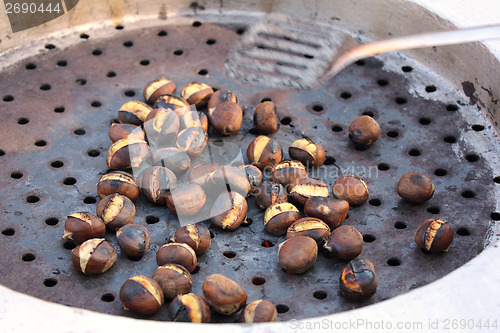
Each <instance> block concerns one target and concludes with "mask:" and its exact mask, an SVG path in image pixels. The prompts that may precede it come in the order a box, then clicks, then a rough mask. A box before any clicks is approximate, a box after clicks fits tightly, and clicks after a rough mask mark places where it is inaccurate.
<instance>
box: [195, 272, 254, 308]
mask: <svg viewBox="0 0 500 333" xmlns="http://www.w3.org/2000/svg"><path fill="white" fill-rule="evenodd" d="M201 290H202V293H203V298H205V300H206V301H207V303H208V305H210V307H211V308H212V309H213V310H214V311H216V312H218V313H221V314H224V315H230V314H232V313H235V312H236V311H238V310H239V309H241V308H242V307H243V306H244V305H245V303H246V302H247V294H246V293H245V291H244V290H243V288H241V286H240V285H239V284H238V283H236V282H235V281H233V280H231V279H229V278H227V277H225V276H223V275H220V274H212V275H210V276H208V277H207V278H206V279H205V281H204V282H203V285H202V286H201Z"/></svg>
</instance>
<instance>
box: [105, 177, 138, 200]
mask: <svg viewBox="0 0 500 333" xmlns="http://www.w3.org/2000/svg"><path fill="white" fill-rule="evenodd" d="M113 193H118V194H121V195H124V196H126V197H127V198H129V199H130V200H132V201H134V200H135V199H137V198H138V197H139V193H140V191H139V185H137V183H136V182H135V179H134V177H133V176H132V175H131V174H129V173H128V172H124V171H113V172H109V173H106V174H104V175H103V176H102V177H101V179H100V180H99V182H98V183H97V194H99V196H100V197H101V198H104V197H105V196H108V195H110V194H113Z"/></svg>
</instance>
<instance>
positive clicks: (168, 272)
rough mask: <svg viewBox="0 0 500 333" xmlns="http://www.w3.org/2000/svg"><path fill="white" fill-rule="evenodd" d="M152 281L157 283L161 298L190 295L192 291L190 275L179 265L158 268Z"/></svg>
mask: <svg viewBox="0 0 500 333" xmlns="http://www.w3.org/2000/svg"><path fill="white" fill-rule="evenodd" d="M153 279H154V280H155V281H156V282H158V284H159V285H160V287H161V290H162V291H163V296H165V298H167V299H173V298H175V297H176V296H177V295H182V294H187V293H190V292H191V290H192V289H193V279H192V277H191V274H189V272H188V271H187V269H185V268H184V267H183V266H181V265H177V264H166V265H163V266H160V267H158V268H157V269H156V270H155V272H154V274H153Z"/></svg>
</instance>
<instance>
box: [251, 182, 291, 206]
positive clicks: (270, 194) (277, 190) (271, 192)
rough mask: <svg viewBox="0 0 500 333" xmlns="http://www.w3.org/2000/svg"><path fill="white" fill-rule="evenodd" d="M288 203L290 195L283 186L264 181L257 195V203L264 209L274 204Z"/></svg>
mask: <svg viewBox="0 0 500 333" xmlns="http://www.w3.org/2000/svg"><path fill="white" fill-rule="evenodd" d="M286 201H288V195H287V193H286V190H285V188H284V187H283V185H281V184H280V183H276V182H272V181H269V180H264V181H263V182H262V183H261V184H260V186H259V188H258V189H257V192H256V193H255V202H256V203H257V205H258V206H259V207H260V208H262V209H266V208H267V207H269V206H271V205H272V204H274V203H277V202H286Z"/></svg>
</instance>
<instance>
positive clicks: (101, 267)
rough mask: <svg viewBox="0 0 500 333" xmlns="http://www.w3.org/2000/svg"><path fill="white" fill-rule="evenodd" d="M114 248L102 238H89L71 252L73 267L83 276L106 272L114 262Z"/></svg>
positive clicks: (115, 255)
mask: <svg viewBox="0 0 500 333" xmlns="http://www.w3.org/2000/svg"><path fill="white" fill-rule="evenodd" d="M116 257H117V253H116V250H115V248H114V247H113V246H112V245H111V244H109V243H108V242H107V241H106V240H105V239H104V238H91V239H89V240H86V241H85V242H83V243H82V244H80V245H78V246H77V247H75V248H74V249H73V250H72V251H71V261H72V263H73V267H75V269H76V270H77V271H78V272H80V273H83V274H88V275H94V274H101V273H104V272H106V271H107V270H108V269H110V268H111V266H113V265H114V263H115V262H116Z"/></svg>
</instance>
